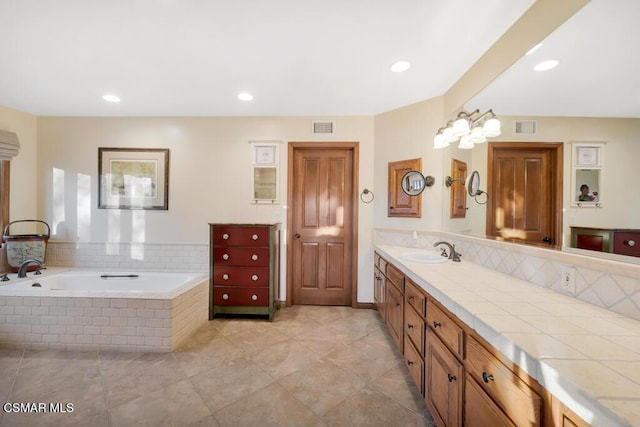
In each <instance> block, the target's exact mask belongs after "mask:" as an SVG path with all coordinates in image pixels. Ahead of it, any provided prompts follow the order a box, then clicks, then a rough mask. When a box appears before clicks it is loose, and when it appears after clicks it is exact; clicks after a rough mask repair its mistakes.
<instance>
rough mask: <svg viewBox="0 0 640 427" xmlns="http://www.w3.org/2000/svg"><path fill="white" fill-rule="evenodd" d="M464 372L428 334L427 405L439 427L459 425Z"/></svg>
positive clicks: (448, 353)
mask: <svg viewBox="0 0 640 427" xmlns="http://www.w3.org/2000/svg"><path fill="white" fill-rule="evenodd" d="M463 375H464V368H463V366H462V364H461V363H460V362H459V361H458V359H456V358H455V356H454V355H453V354H452V353H451V352H450V351H449V350H448V349H447V347H445V346H444V344H442V342H441V341H440V339H439V338H438V337H437V336H436V335H435V334H433V333H431V332H428V333H427V375H426V377H425V383H426V386H427V387H426V394H425V396H426V398H425V400H426V402H427V405H428V406H429V410H430V411H431V415H433V418H434V420H435V421H436V422H437V424H438V426H447V427H453V426H461V425H462V382H463V381H464V378H463Z"/></svg>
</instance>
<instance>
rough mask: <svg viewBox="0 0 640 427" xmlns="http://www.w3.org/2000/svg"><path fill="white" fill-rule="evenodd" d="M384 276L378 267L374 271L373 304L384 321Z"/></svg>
mask: <svg viewBox="0 0 640 427" xmlns="http://www.w3.org/2000/svg"><path fill="white" fill-rule="evenodd" d="M384 281H385V278H384V275H383V274H382V273H381V272H380V270H379V269H378V267H374V269H373V303H374V304H375V306H376V310H378V312H379V313H380V316H382V318H383V319H384V300H385V298H384V283H385V282H384Z"/></svg>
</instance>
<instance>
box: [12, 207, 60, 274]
mask: <svg viewBox="0 0 640 427" xmlns="http://www.w3.org/2000/svg"><path fill="white" fill-rule="evenodd" d="M22 222H39V223H41V224H43V225H44V226H45V227H46V229H47V233H46V234H14V235H11V234H10V233H11V230H10V227H11V226H12V225H14V224H18V223H22ZM50 235H51V229H50V227H49V224H47V223H46V222H44V221H40V220H37V219H25V220H21V221H13V222H10V223H9V224H7V226H6V227H5V228H4V232H3V233H2V239H3V240H4V242H5V245H6V246H5V247H6V249H7V262H8V263H9V266H10V267H11V271H13V272H14V273H15V272H17V271H18V269H19V268H20V264H22V263H23V262H24V261H26V260H28V259H35V260H38V261H40V262H41V263H44V256H45V253H46V250H47V242H48V241H49V236H50ZM37 268H38V266H37V265H35V264H34V265H30V266H29V267H28V268H27V271H33V270H36V269H37Z"/></svg>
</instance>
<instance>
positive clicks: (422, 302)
mask: <svg viewBox="0 0 640 427" xmlns="http://www.w3.org/2000/svg"><path fill="white" fill-rule="evenodd" d="M404 300H405V302H406V303H407V304H408V305H410V306H411V307H413V308H414V309H415V310H416V311H417V312H418V313H420V315H421V316H422V317H424V315H425V314H426V313H425V312H426V308H427V297H426V296H425V294H424V293H423V292H422V291H421V290H420V287H419V286H418V285H416V284H415V283H413V281H412V280H411V279H409V278H405V282H404Z"/></svg>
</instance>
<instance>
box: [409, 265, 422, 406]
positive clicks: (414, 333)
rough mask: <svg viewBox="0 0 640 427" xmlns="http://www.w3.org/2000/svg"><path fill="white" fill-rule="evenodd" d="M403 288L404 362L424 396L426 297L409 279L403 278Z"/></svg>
mask: <svg viewBox="0 0 640 427" xmlns="http://www.w3.org/2000/svg"><path fill="white" fill-rule="evenodd" d="M404 286H405V287H404V362H405V365H407V369H409V372H410V373H411V376H412V377H413V381H414V382H415V383H416V386H417V387H418V390H420V394H422V396H424V388H425V385H424V374H425V359H424V357H425V348H426V336H427V335H426V332H427V330H426V323H425V320H424V315H425V308H426V298H427V297H426V295H425V294H424V293H423V292H422V291H420V289H419V287H418V286H417V285H416V284H415V283H413V281H411V279H409V278H405V284H404Z"/></svg>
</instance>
